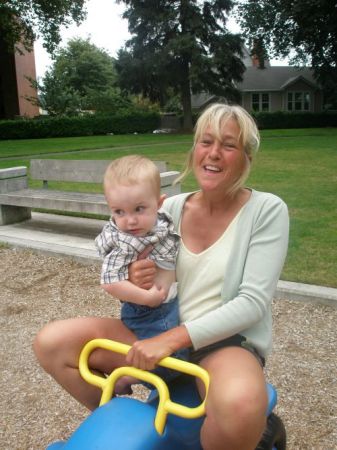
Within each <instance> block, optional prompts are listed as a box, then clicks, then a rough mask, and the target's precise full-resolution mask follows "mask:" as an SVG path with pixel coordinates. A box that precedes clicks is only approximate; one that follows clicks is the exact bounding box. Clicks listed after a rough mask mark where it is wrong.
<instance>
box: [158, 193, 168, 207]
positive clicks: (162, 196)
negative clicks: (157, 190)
mask: <svg viewBox="0 0 337 450" xmlns="http://www.w3.org/2000/svg"><path fill="white" fill-rule="evenodd" d="M166 198H167V195H166V194H161V196H160V197H159V200H158V209H159V208H161V207H162V206H163V203H164V200H165V199H166Z"/></svg>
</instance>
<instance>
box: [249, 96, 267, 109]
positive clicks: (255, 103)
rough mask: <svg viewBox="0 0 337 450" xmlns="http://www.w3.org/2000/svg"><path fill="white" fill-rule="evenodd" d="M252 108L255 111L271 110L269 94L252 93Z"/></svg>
mask: <svg viewBox="0 0 337 450" xmlns="http://www.w3.org/2000/svg"><path fill="white" fill-rule="evenodd" d="M252 110H253V111H269V94H268V93H266V94H265V93H262V92H260V93H258V94H252Z"/></svg>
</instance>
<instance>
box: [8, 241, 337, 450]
mask: <svg viewBox="0 0 337 450" xmlns="http://www.w3.org/2000/svg"><path fill="white" fill-rule="evenodd" d="M99 270H100V268H99V265H90V266H85V265H81V264H79V263H77V262H74V261H72V260H71V259H67V258H56V257H49V256H45V255H41V254H37V253H34V252H31V251H28V250H27V251H22V250H16V249H11V248H1V249H0V307H1V316H0V327H1V341H0V342H1V348H0V350H1V367H0V392H1V394H0V399H1V403H0V423H1V428H0V449H2V450H43V449H45V448H46V446H47V445H48V444H49V443H51V442H53V441H55V440H59V439H66V438H67V437H68V436H69V435H70V434H71V432H72V431H73V430H74V429H75V428H76V427H77V426H78V425H79V424H80V423H81V421H82V420H83V419H84V418H85V417H86V415H87V411H86V410H85V409H84V408H83V407H81V406H80V405H78V404H77V403H76V402H75V401H74V400H73V399H72V398H71V397H70V396H69V395H68V394H67V393H65V392H64V391H63V390H62V389H61V388H60V387H59V386H57V384H56V383H55V382H54V381H53V380H52V379H51V378H50V377H49V376H48V375H47V374H45V373H44V372H43V371H42V370H41V368H40V367H39V366H38V364H37V362H36V360H35V358H34V355H33V352H32V349H31V344H32V341H33V338H34V336H35V334H36V332H37V331H38V330H39V329H40V328H41V327H42V326H43V325H44V324H45V323H47V322H48V321H50V320H55V319H61V318H67V317H73V316H79V315H82V316H84V315H97V316H106V315H118V313H119V304H118V302H117V301H114V300H113V299H111V297H109V296H108V295H107V294H105V293H103V291H102V290H101V288H100V287H99ZM273 316H274V350H273V353H272V355H271V356H270V358H269V359H268V361H267V367H266V373H267V378H268V380H269V381H270V382H272V383H273V384H274V385H275V386H276V387H277V390H278V395H279V403H278V406H277V410H276V412H277V413H278V414H279V415H280V416H281V417H282V419H283V421H284V422H285V425H286V429H287V433H288V449H290V450H300V449H303V450H334V449H337V370H336V369H337V358H336V348H337V337H336V336H337V334H336V323H337V309H334V308H332V307H328V306H321V305H312V304H304V303H299V302H293V301H288V300H287V299H284V300H277V301H275V302H274V305H273ZM137 395H138V396H143V395H144V391H142V389H141V388H140V389H138V390H137Z"/></svg>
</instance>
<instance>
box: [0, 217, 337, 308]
mask: <svg viewBox="0 0 337 450" xmlns="http://www.w3.org/2000/svg"><path fill="white" fill-rule="evenodd" d="M104 223H105V222H104V221H102V220H95V219H84V218H77V217H69V216H59V215H55V214H43V213H32V219H31V220H28V221H25V222H21V223H18V224H14V225H3V226H0V242H6V243H8V244H9V245H11V246H15V247H24V248H30V249H33V250H37V251H41V252H44V253H48V254H53V255H62V256H68V257H72V258H74V259H76V260H79V261H81V262H82V263H93V262H99V261H100V259H99V257H98V256H97V253H96V249H95V246H94V238H95V237H96V235H97V234H98V233H99V232H100V231H101V229H102V227H103V224H104ZM276 298H279V299H280V298H286V299H289V300H297V301H305V302H314V303H321V304H325V305H330V306H334V307H336V308H337V289H334V288H328V287H322V286H314V285H309V284H303V283H293V282H289V281H279V283H278V285H277V291H276Z"/></svg>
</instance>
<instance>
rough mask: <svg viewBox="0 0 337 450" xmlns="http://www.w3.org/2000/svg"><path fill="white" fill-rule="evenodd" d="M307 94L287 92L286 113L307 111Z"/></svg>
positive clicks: (308, 97)
mask: <svg viewBox="0 0 337 450" xmlns="http://www.w3.org/2000/svg"><path fill="white" fill-rule="evenodd" d="M309 110H310V93H309V92H288V111H309Z"/></svg>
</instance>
